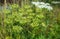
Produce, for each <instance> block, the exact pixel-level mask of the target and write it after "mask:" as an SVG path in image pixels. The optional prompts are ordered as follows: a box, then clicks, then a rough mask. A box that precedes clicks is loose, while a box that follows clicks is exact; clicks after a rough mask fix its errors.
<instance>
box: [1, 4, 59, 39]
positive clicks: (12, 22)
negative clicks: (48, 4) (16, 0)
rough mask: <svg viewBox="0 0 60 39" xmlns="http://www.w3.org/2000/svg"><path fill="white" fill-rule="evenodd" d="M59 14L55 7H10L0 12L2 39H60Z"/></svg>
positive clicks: (27, 5) (14, 5)
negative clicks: (51, 8)
mask: <svg viewBox="0 0 60 39" xmlns="http://www.w3.org/2000/svg"><path fill="white" fill-rule="evenodd" d="M57 11H58V12H57ZM59 13H60V11H59V8H56V7H55V6H54V8H53V10H50V11H49V10H48V9H46V8H38V7H36V6H35V5H29V4H25V5H23V6H22V7H20V5H18V4H12V5H9V8H8V9H6V8H4V9H2V11H0V39H60V17H59V16H60V14H59Z"/></svg>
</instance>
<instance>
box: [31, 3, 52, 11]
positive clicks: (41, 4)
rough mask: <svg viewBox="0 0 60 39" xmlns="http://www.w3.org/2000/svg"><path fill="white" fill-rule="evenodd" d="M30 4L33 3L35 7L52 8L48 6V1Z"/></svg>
mask: <svg viewBox="0 0 60 39" xmlns="http://www.w3.org/2000/svg"><path fill="white" fill-rule="evenodd" d="M32 4H34V5H35V6H36V7H38V8H46V9H48V10H49V11H50V10H53V8H52V7H51V6H50V4H49V3H44V2H32Z"/></svg>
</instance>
